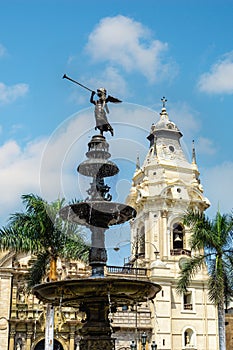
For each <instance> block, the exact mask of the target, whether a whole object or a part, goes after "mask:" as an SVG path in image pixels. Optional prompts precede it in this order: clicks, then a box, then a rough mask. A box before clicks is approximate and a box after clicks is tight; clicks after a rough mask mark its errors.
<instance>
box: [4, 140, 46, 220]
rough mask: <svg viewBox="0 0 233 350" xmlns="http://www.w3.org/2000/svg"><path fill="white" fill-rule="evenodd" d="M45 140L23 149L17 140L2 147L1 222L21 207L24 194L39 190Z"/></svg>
mask: <svg viewBox="0 0 233 350" xmlns="http://www.w3.org/2000/svg"><path fill="white" fill-rule="evenodd" d="M43 145H44V140H37V141H34V142H31V143H28V144H27V145H26V147H25V148H21V147H20V145H19V144H18V143H17V142H16V141H15V140H9V141H7V142H6V143H5V144H3V145H2V146H1V147H0V166H1V172H0V183H1V197H0V206H1V220H2V221H5V220H6V219H7V218H8V215H9V213H13V212H15V211H16V210H17V209H18V208H19V207H20V203H21V200H20V197H21V195H22V194H23V193H29V192H34V193H38V190H39V186H38V184H39V181H38V177H39V175H38V174H39V164H40V157H41V150H42V147H43Z"/></svg>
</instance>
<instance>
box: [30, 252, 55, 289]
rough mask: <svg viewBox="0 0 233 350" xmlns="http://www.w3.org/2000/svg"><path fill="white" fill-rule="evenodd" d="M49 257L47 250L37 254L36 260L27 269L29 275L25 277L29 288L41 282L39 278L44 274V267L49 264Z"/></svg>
mask: <svg viewBox="0 0 233 350" xmlns="http://www.w3.org/2000/svg"><path fill="white" fill-rule="evenodd" d="M49 258H50V256H49V252H48V251H45V252H44V253H38V254H37V256H36V260H35V261H34V263H33V265H32V266H31V268H30V269H29V275H28V278H27V281H28V288H29V289H31V288H32V287H34V286H35V285H37V284H39V283H41V280H42V278H43V277H44V276H45V273H46V269H47V266H48V264H49Z"/></svg>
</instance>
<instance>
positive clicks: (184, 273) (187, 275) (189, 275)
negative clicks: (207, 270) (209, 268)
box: [176, 255, 205, 294]
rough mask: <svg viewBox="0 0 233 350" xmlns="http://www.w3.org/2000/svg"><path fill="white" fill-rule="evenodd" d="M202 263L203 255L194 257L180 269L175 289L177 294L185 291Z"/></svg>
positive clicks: (203, 260)
mask: <svg viewBox="0 0 233 350" xmlns="http://www.w3.org/2000/svg"><path fill="white" fill-rule="evenodd" d="M204 262H205V256H204V255H198V256H194V257H192V258H190V259H188V260H187V261H186V262H185V264H184V265H183V267H182V268H181V272H180V278H179V280H178V284H177V287H176V290H177V292H178V294H181V293H183V292H185V291H186V290H187V287H188V286H189V285H190V283H191V281H192V279H193V277H194V276H195V275H196V273H197V272H198V271H199V270H200V269H201V267H202V266H203V265H204Z"/></svg>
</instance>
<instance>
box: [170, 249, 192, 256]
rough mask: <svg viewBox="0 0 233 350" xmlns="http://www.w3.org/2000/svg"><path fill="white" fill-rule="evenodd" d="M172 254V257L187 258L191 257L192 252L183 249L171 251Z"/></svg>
mask: <svg viewBox="0 0 233 350" xmlns="http://www.w3.org/2000/svg"><path fill="white" fill-rule="evenodd" d="M170 254H171V255H187V256H191V250H188V249H183V248H179V249H171V251H170Z"/></svg>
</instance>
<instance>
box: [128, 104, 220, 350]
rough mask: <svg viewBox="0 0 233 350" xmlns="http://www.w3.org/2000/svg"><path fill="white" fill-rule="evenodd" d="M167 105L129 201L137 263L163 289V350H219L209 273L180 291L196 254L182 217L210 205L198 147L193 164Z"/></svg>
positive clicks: (158, 330)
mask: <svg viewBox="0 0 233 350" xmlns="http://www.w3.org/2000/svg"><path fill="white" fill-rule="evenodd" d="M162 102H163V107H162V110H161V113H160V120H159V121H158V122H157V123H156V124H153V125H152V127H151V131H150V134H149V136H148V140H149V143H150V146H149V151H148V154H147V156H146V158H145V160H144V163H143V165H142V166H140V164H139V160H138V161H137V168H136V171H135V174H134V176H133V182H132V187H131V191H130V194H129V196H128V198H127V203H128V204H129V205H131V206H133V207H134V208H135V209H136V211H137V217H136V219H135V220H134V221H132V223H131V242H132V256H133V257H134V258H132V263H133V262H134V265H135V264H137V267H144V268H147V269H148V271H149V276H150V279H151V280H152V281H155V282H156V283H159V284H160V285H161V286H162V290H161V292H160V293H158V294H157V297H156V302H155V305H154V308H153V310H152V315H153V318H152V329H153V338H154V339H156V342H157V345H158V349H160V350H162V349H163V350H165V349H166V350H181V349H198V350H213V349H215V350H217V349H218V327H217V312H216V309H215V307H214V306H213V305H212V304H211V303H210V302H209V300H208V293H207V271H206V269H203V270H202V271H201V272H200V273H199V274H198V275H197V276H196V278H195V280H194V281H193V282H192V284H191V285H190V288H189V289H188V292H187V293H186V294H185V295H182V296H181V295H178V294H177V292H176V284H177V279H178V277H179V272H180V266H181V265H182V263H184V262H185V259H188V258H189V257H190V256H191V254H192V252H191V250H190V247H189V237H190V232H189V230H188V228H187V227H184V226H183V224H182V217H183V215H184V213H185V212H186V210H187V209H190V208H192V209H198V210H200V211H204V210H206V209H207V208H208V207H209V205H210V204H209V201H208V199H207V198H206V197H204V195H203V188H202V186H201V184H200V180H199V171H198V167H197V164H196V156H195V149H194V145H193V151H192V161H191V162H190V161H188V160H187V158H186V155H185V153H184V151H183V149H182V147H181V143H180V139H181V137H182V133H181V132H180V130H179V129H178V127H177V126H176V125H175V124H174V123H173V122H172V121H170V120H169V116H168V113H167V110H166V106H165V103H166V99H165V98H163V99H162ZM135 258H136V260H135Z"/></svg>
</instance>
